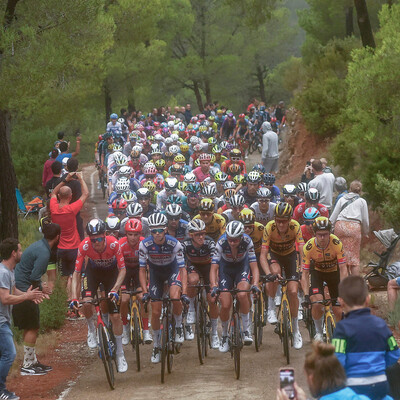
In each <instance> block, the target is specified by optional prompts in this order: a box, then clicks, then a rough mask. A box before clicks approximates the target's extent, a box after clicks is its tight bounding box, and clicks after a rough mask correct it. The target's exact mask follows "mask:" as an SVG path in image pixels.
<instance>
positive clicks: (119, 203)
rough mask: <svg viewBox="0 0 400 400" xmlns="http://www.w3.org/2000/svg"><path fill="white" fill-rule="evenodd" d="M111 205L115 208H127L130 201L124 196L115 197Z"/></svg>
mask: <svg viewBox="0 0 400 400" xmlns="http://www.w3.org/2000/svg"><path fill="white" fill-rule="evenodd" d="M111 207H112V209H113V210H125V209H126V207H128V203H127V201H126V200H125V199H123V198H120V199H115V200H114V201H113V202H112V204H111Z"/></svg>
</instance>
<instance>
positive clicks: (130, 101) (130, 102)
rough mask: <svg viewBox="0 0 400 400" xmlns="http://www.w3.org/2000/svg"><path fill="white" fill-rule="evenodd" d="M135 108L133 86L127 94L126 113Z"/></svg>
mask: <svg viewBox="0 0 400 400" xmlns="http://www.w3.org/2000/svg"><path fill="white" fill-rule="evenodd" d="M135 110H136V105H135V90H134V89H133V87H131V88H130V89H129V94H128V113H129V114H130V113H131V112H132V111H135Z"/></svg>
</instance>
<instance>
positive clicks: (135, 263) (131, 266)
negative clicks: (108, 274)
mask: <svg viewBox="0 0 400 400" xmlns="http://www.w3.org/2000/svg"><path fill="white" fill-rule="evenodd" d="M125 233H126V237H124V238H122V239H120V240H119V246H120V248H121V252H122V255H123V256H124V260H125V266H126V275H125V279H124V281H123V283H122V285H121V290H122V295H121V305H120V308H121V319H122V323H123V334H122V344H128V343H129V340H130V332H129V323H128V305H129V294H127V293H126V291H127V290H136V289H138V290H141V287H140V282H139V243H140V242H141V241H142V240H144V237H143V236H141V233H142V223H141V222H140V220H138V219H135V218H131V219H129V220H128V221H127V223H126V224H125ZM124 291H125V292H124ZM137 297H138V298H139V300H141V299H142V294H141V293H139V294H138V295H137ZM142 323H143V341H144V343H146V344H149V343H151V342H152V341H153V338H152V337H151V334H150V331H149V316H148V314H147V313H144V310H143V309H142Z"/></svg>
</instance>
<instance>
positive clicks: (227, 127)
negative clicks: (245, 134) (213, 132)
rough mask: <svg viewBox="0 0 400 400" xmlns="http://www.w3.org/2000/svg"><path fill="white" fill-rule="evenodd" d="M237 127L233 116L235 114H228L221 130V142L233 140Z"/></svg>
mask: <svg viewBox="0 0 400 400" xmlns="http://www.w3.org/2000/svg"><path fill="white" fill-rule="evenodd" d="M235 127H236V119H235V117H234V116H233V113H231V112H230V113H227V115H226V118H225V119H224V120H223V122H222V124H221V128H220V130H219V138H220V139H221V140H230V139H231V138H232V135H233V132H234V130H235Z"/></svg>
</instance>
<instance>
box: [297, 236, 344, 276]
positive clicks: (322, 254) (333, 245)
mask: <svg viewBox="0 0 400 400" xmlns="http://www.w3.org/2000/svg"><path fill="white" fill-rule="evenodd" d="M311 261H313V263H314V269H315V270H317V271H321V272H332V271H337V269H338V265H340V264H346V257H345V256H344V251H343V244H342V242H341V241H340V240H339V238H338V237H337V236H335V235H333V234H331V235H330V239H329V244H328V246H327V247H326V248H325V249H321V248H320V247H319V246H318V244H317V239H316V238H315V237H314V238H312V239H310V240H309V241H308V242H307V243H306V245H305V246H304V247H303V269H305V270H309V269H310V263H311Z"/></svg>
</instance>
